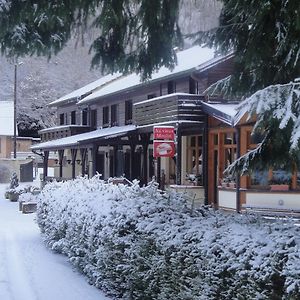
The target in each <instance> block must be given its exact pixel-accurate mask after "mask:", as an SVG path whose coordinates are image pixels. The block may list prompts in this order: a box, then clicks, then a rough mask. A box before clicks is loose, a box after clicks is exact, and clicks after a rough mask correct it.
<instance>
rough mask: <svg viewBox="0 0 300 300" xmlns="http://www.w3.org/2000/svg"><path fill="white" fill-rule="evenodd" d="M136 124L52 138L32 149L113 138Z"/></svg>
mask: <svg viewBox="0 0 300 300" xmlns="http://www.w3.org/2000/svg"><path fill="white" fill-rule="evenodd" d="M135 129H136V126H135V125H126V126H114V127H109V128H103V129H97V130H93V131H90V132H86V133H81V134H76V135H72V136H68V137H65V138H61V139H56V140H51V141H47V142H43V143H40V144H36V145H34V146H32V147H31V150H57V149H61V148H65V147H71V146H78V145H79V144H80V143H88V142H89V141H93V140H95V139H100V138H104V139H105V138H112V137H116V136H120V135H123V134H126V133H127V132H129V131H134V130H135Z"/></svg>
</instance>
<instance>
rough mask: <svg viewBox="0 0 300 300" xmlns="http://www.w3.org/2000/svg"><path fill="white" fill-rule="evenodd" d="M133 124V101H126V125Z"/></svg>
mask: <svg viewBox="0 0 300 300" xmlns="http://www.w3.org/2000/svg"><path fill="white" fill-rule="evenodd" d="M128 124H132V100H127V101H125V125H128Z"/></svg>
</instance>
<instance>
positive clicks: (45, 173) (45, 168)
mask: <svg viewBox="0 0 300 300" xmlns="http://www.w3.org/2000/svg"><path fill="white" fill-rule="evenodd" d="M43 158H44V162H43V169H44V174H43V181H44V182H45V180H46V177H47V176H48V159H49V151H44V156H43Z"/></svg>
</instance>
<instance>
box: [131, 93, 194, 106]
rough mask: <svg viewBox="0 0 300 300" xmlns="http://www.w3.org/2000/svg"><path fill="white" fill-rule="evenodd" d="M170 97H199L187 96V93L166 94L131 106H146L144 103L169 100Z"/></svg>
mask: <svg viewBox="0 0 300 300" xmlns="http://www.w3.org/2000/svg"><path fill="white" fill-rule="evenodd" d="M171 96H172V97H173V96H183V97H184V96H199V95H195V94H188V93H173V94H167V95H163V96H159V97H154V98H151V99H147V100H143V101H140V102H137V103H133V105H134V106H136V105H140V104H146V103H150V102H154V101H157V100H162V99H165V98H170V97H171Z"/></svg>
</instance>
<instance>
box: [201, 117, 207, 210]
mask: <svg viewBox="0 0 300 300" xmlns="http://www.w3.org/2000/svg"><path fill="white" fill-rule="evenodd" d="M202 139H203V140H202V143H203V154H202V168H203V170H202V174H203V175H202V177H203V186H204V204H205V205H208V117H207V116H205V125H204V128H203V135H202Z"/></svg>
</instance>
